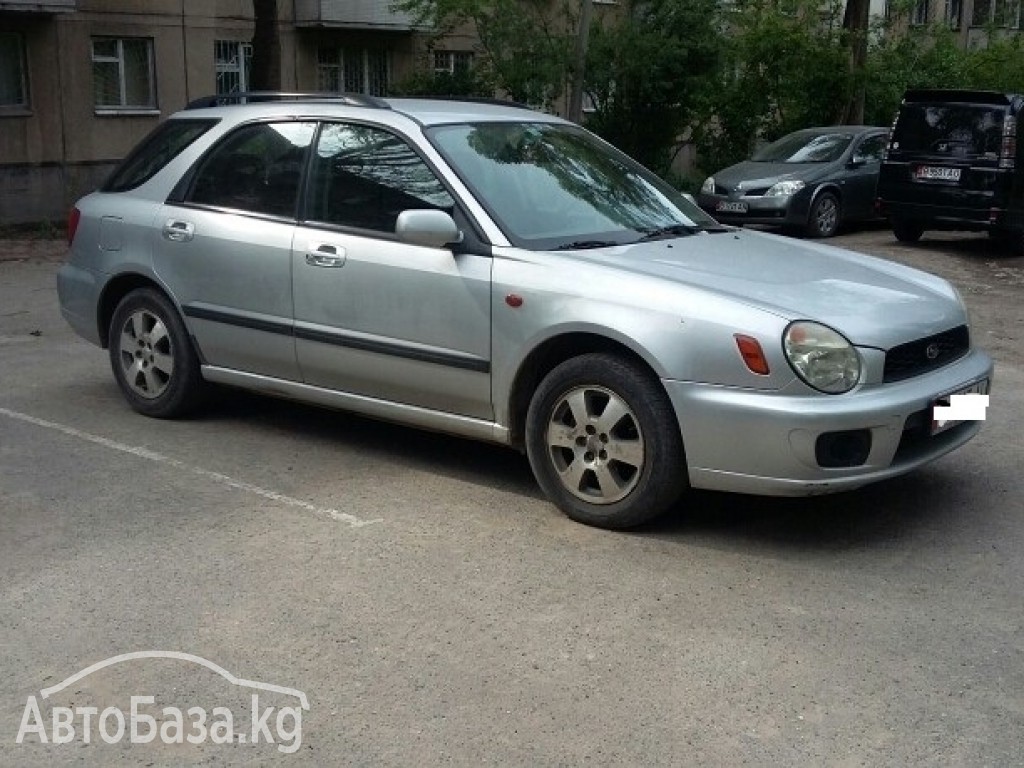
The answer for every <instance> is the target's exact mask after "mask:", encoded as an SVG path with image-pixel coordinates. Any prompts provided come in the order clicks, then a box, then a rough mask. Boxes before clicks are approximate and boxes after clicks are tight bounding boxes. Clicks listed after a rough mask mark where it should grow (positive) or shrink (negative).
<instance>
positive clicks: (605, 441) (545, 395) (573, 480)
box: [526, 353, 687, 529]
mask: <svg viewBox="0 0 1024 768" xmlns="http://www.w3.org/2000/svg"><path fill="white" fill-rule="evenodd" d="M526 450H527V455H528V456H529V458H530V466H531V467H532V468H533V473H534V475H535V476H536V478H537V482H538V483H539V484H540V487H541V488H542V489H543V491H544V493H545V494H547V496H548V498H549V499H551V501H552V502H554V503H555V504H556V505H557V506H558V507H559V508H560V509H561V510H562V511H563V512H565V514H566V515H568V516H569V517H571V518H572V519H573V520H576V521H577V522H581V523H585V524H587V525H594V526H597V527H600V528H611V529H622V528H631V527H634V526H637V525H640V524H641V523H644V522H647V521H648V520H651V519H653V518H655V517H657V516H658V515H660V514H661V513H662V512H664V511H665V510H666V509H667V508H668V507H669V506H671V505H672V504H673V503H674V502H675V501H676V500H677V499H678V498H679V496H680V495H681V493H682V492H683V490H684V489H685V488H686V486H687V472H686V457H685V455H684V452H683V441H682V437H681V435H680V433H679V422H678V420H677V418H676V415H675V411H674V410H673V409H672V404H671V402H669V399H668V395H667V394H666V393H665V390H664V388H663V387H662V386H661V383H660V382H659V381H658V380H657V379H656V378H655V377H654V376H652V375H651V374H650V372H648V371H647V370H645V369H644V368H642V367H641V366H640V365H639V364H637V363H635V362H633V361H631V360H629V359H626V358H624V357H620V356H618V355H612V354H604V353H591V354H585V355H580V356H579V357H575V358H572V359H570V360H567V361H566V362H564V363H562V364H561V365H559V366H557V367H556V368H555V369H554V370H552V371H551V372H550V373H549V374H548V375H547V376H546V377H545V378H544V380H543V381H542V382H541V383H540V386H539V387H538V388H537V391H536V392H534V394H533V398H532V399H531V401H530V407H529V410H528V412H527V417H526Z"/></svg>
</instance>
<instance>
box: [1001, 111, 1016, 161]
mask: <svg viewBox="0 0 1024 768" xmlns="http://www.w3.org/2000/svg"><path fill="white" fill-rule="evenodd" d="M1016 156H1017V118H1015V117H1010V116H1009V115H1007V116H1006V118H1005V119H1004V120H1003V144H1002V146H1001V147H1000V148H999V167H1000V168H1008V169H1012V168H1013V166H1014V163H1015V162H1016Z"/></svg>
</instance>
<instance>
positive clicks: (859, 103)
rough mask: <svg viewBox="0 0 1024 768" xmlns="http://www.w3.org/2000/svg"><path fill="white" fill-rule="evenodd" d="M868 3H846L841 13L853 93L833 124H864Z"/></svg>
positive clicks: (864, 0) (851, 0)
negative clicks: (848, 53)
mask: <svg viewBox="0 0 1024 768" xmlns="http://www.w3.org/2000/svg"><path fill="white" fill-rule="evenodd" d="M870 9H871V6H870V0H847V2H846V11H845V13H844V14H843V35H844V37H845V38H846V45H847V46H848V47H849V49H850V81H851V84H852V86H853V91H852V92H851V93H850V98H849V99H848V100H847V102H846V103H845V104H844V105H843V106H842V108H841V109H840V111H839V113H838V114H837V115H836V123H839V124H845V125H861V124H862V123H863V122H864V67H865V65H866V64H867V60H868V18H869V13H870Z"/></svg>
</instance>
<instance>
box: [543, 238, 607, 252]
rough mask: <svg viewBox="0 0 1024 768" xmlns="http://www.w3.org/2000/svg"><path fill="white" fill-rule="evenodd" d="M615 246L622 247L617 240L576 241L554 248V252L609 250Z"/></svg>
mask: <svg viewBox="0 0 1024 768" xmlns="http://www.w3.org/2000/svg"><path fill="white" fill-rule="evenodd" d="M613 245H622V243H619V242H616V241H615V240H574V241H572V242H571V243H563V244H562V245H557V246H555V247H554V248H552V249H551V250H552V251H576V250H580V251H582V250H584V249H586V248H608V247H610V246H613Z"/></svg>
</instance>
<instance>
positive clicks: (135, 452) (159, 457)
mask: <svg viewBox="0 0 1024 768" xmlns="http://www.w3.org/2000/svg"><path fill="white" fill-rule="evenodd" d="M0 416H7V417H8V418H11V419H16V420H18V421H23V422H25V423H26V424H34V425H35V426H37V427H43V428H44V429H52V430H54V431H56V432H63V433H64V434H65V435H70V436H71V437H76V438H78V439H79V440H86V441H88V442H90V443H95V444H96V445H102V446H103V447H104V448H110V449H111V450H114V451H121V452H122V453H128V454H131V455H132V456H136V457H138V458H140V459H146V460H148V461H155V462H157V463H159V464H166V465H167V466H169V467H174V468H175V469H180V470H184V471H186V472H191V473H192V474H195V475H199V476H201V477H205V478H208V479H210V480H216V481H217V482H219V483H223V484H224V485H227V486H228V487H230V488H235V489H236V490H239V491H247V492H249V493H252V494H255V495H257V496H262V497H263V498H265V499H270V500H271V501H276V502H278V503H279V504H286V505H288V506H289V507H298V508H299V509H304V510H306V511H307V512H312V513H313V514H314V515H316V516H317V517H324V518H328V519H330V520H335V521H337V522H339V523H345V524H347V525H349V526H351V527H352V528H362V527H363V526H366V525H373V524H374V523H382V522H384V521H383V520H382V519H380V518H377V519H375V520H363V519H362V518H359V517H356V516H355V515H350V514H349V513H348V512H339V511H338V510H336V509H330V508H327V507H318V506H316V505H315V504H310V503H309V502H308V501H302V500H301V499H293V498H292V497H291V496H286V495H285V494H283V493H278V492H277V491H271V490H268V489H266V488H261V487H260V486H258V485H253V484H252V483H247V482H245V481H244V480H235V479H234V478H233V477H228V476H227V475H222V474H221V473H220V472H212V471H210V470H208V469H203V468H201V467H193V466H191V465H189V464H186V463H185V462H183V461H178V459H172V458H171V457H170V456H164V455H163V454H162V453H157V452H156V451H151V450H149V449H148V448H140V447H139V446H135V445H126V444H125V443H119V442H117V441H116V440H110V439H109V438H106V437H100V436H99V435H93V434H91V433H89V432H83V431H82V430H80V429H75V428H74V427H68V426H66V425H64V424H58V423H57V422H55V421H47V420H46V419H40V418H37V417H35V416H29V415H28V414H27V413H19V412H18V411H11V410H9V409H7V408H0Z"/></svg>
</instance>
